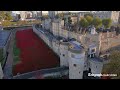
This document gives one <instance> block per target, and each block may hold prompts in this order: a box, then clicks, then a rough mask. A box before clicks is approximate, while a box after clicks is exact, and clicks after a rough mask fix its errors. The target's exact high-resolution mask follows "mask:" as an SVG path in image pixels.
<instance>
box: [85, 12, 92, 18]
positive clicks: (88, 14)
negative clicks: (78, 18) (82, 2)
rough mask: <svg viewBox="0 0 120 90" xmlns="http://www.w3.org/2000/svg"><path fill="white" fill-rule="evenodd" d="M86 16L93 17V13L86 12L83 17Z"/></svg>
mask: <svg viewBox="0 0 120 90" xmlns="http://www.w3.org/2000/svg"><path fill="white" fill-rule="evenodd" d="M87 16H90V17H93V14H91V13H87V14H85V15H84V17H85V18H86V17H87Z"/></svg>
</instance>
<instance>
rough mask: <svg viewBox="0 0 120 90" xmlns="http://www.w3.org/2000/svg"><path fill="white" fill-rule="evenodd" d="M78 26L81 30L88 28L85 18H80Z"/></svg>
mask: <svg viewBox="0 0 120 90" xmlns="http://www.w3.org/2000/svg"><path fill="white" fill-rule="evenodd" d="M79 24H80V26H82V27H83V28H86V27H88V25H89V23H88V21H87V20H86V19H85V18H81V20H80V22H79Z"/></svg>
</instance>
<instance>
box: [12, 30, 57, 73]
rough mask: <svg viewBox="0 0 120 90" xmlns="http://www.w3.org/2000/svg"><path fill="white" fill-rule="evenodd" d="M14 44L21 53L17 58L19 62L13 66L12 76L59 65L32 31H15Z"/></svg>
mask: <svg viewBox="0 0 120 90" xmlns="http://www.w3.org/2000/svg"><path fill="white" fill-rule="evenodd" d="M16 43H17V47H18V48H19V49H20V51H21V53H20V56H19V57H20V60H21V62H20V63H19V64H16V65H15V66H14V68H13V74H14V75H16V74H17V73H20V74H21V73H26V72H30V71H35V70H39V69H45V68H52V67H56V66H58V65H59V58H58V57H57V56H56V55H55V54H54V53H53V51H52V50H50V49H49V48H48V46H47V45H46V44H45V43H44V42H43V41H42V40H41V39H40V38H38V37H37V35H36V34H35V33H34V32H33V31H32V29H28V30H22V31H17V33H16Z"/></svg>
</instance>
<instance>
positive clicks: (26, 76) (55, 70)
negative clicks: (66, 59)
mask: <svg viewBox="0 0 120 90" xmlns="http://www.w3.org/2000/svg"><path fill="white" fill-rule="evenodd" d="M64 72H67V74H68V67H56V68H50V69H42V70H37V71H32V72H28V73H24V74H20V75H16V76H14V77H13V78H11V79H29V78H31V77H35V76H36V75H42V76H53V75H59V74H63V75H64V74H66V73H64Z"/></svg>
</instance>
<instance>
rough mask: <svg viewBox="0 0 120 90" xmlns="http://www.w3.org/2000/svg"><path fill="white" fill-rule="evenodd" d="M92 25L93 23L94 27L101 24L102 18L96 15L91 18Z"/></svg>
mask: <svg viewBox="0 0 120 90" xmlns="http://www.w3.org/2000/svg"><path fill="white" fill-rule="evenodd" d="M92 25H94V26H95V28H99V27H100V26H102V20H101V19H100V18H98V17H96V18H94V19H93V21H92Z"/></svg>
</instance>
